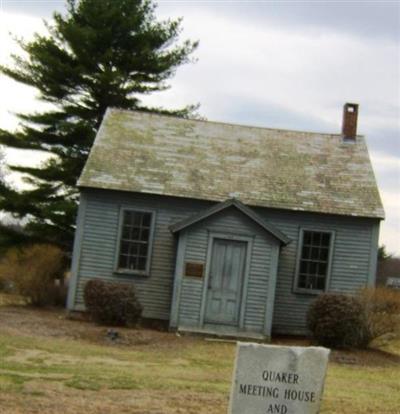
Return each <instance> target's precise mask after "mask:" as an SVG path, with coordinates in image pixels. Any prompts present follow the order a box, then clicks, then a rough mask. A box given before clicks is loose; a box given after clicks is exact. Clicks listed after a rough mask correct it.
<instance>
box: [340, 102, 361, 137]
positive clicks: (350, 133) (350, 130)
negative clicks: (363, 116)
mask: <svg viewBox="0 0 400 414" xmlns="http://www.w3.org/2000/svg"><path fill="white" fill-rule="evenodd" d="M357 118H358V104H354V103H346V104H345V105H344V107H343V124H342V135H343V138H344V139H346V140H353V141H354V140H355V139H356V135H357Z"/></svg>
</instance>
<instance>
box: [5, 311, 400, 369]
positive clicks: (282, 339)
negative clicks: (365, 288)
mask: <svg viewBox="0 0 400 414" xmlns="http://www.w3.org/2000/svg"><path fill="white" fill-rule="evenodd" d="M0 321H1V329H2V332H3V333H9V334H10V335H19V336H35V337H45V338H61V339H62V338H65V339H73V340H80V341H87V342H88V343H92V344H97V345H108V346H112V347H123V348H125V347H129V348H132V347H135V348H137V349H141V348H146V349H149V348H151V349H158V348H159V349H160V350H162V349H170V350H171V349H174V348H175V347H177V346H179V348H180V349H182V347H183V348H186V347H188V346H191V345H192V344H193V343H196V342H198V341H199V340H202V339H201V338H199V337H192V336H184V337H178V336H177V335H175V334H174V333H169V332H163V331H160V330H155V329H146V328H138V329H132V328H130V329H128V328H122V327H118V328H111V327H104V326H99V325H96V324H94V323H93V322H90V321H88V320H85V319H84V318H80V319H78V320H76V319H71V318H70V317H69V316H68V314H67V312H66V311H65V310H64V309H57V308H53V309H37V308H30V307H27V306H0ZM110 329H113V330H114V331H116V332H117V333H118V339H117V340H115V341H113V340H111V339H110V338H109V336H108V335H107V333H108V331H109V330H110ZM272 344H275V345H293V346H309V345H312V342H311V341H310V340H309V339H307V338H301V337H291V336H277V337H274V338H273V341H272ZM34 352H36V351H34ZM39 354H40V355H39ZM39 354H38V355H36V356H33V355H28V354H23V353H18V354H16V355H15V356H14V358H21V359H24V358H25V359H26V358H32V357H37V358H42V359H44V360H48V358H51V361H50V360H48V361H49V363H54V362H56V361H55V360H54V358H58V356H56V355H54V354H52V355H50V354H49V355H45V354H44V353H43V352H42V353H39ZM59 358H66V356H64V357H62V356H61V355H60V356H59ZM330 360H331V361H332V362H335V363H338V364H345V365H363V366H388V365H393V364H400V355H396V354H392V353H389V352H385V351H383V350H380V349H366V350H334V351H332V352H331V357H330ZM58 362H65V363H68V361H66V360H63V361H58ZM72 362H76V361H71V363H72ZM109 362H111V361H109ZM104 363H107V361H104ZM113 363H114V362H113Z"/></svg>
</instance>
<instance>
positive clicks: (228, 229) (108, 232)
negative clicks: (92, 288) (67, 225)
mask: <svg viewBox="0 0 400 414" xmlns="http://www.w3.org/2000/svg"><path fill="white" fill-rule="evenodd" d="M82 193H83V198H84V199H85V200H86V202H85V203H86V206H85V208H84V211H83V209H80V210H82V214H81V218H80V220H81V221H80V224H79V223H78V226H79V228H80V229H81V230H80V234H79V237H77V243H76V244H77V246H76V248H75V250H74V263H75V266H76V267H77V269H76V284H77V286H76V292H75V293H74V294H72V293H70V295H69V297H70V299H69V305H68V306H69V308H72V307H74V308H77V309H78V308H82V305H83V288H84V284H85V282H86V281H87V280H89V279H91V278H94V277H99V278H101V279H104V280H113V281H115V280H119V281H125V282H132V283H134V284H135V286H136V287H137V290H138V294H139V299H140V300H141V302H142V303H143V305H144V308H145V311H144V316H146V317H153V318H159V319H169V316H170V309H171V295H172V287H173V278H174V271H175V261H176V244H177V243H176V240H175V238H174V236H173V235H172V234H171V233H170V231H169V226H170V225H171V224H173V223H176V222H178V221H181V220H183V219H185V218H188V217H190V216H191V215H193V214H196V213H199V212H200V211H201V210H203V209H206V208H209V207H210V206H212V205H213V203H211V202H207V201H202V200H192V199H184V198H182V199H180V198H173V197H162V196H152V195H146V194H136V193H124V192H117V191H107V190H92V189H83V191H82ZM121 207H126V208H129V207H131V208H141V209H151V210H155V211H156V227H155V235H154V243H153V254H152V260H151V267H150V275H149V276H126V275H118V274H115V273H114V261H115V252H116V248H117V235H118V225H119V223H118V220H119V212H120V209H121ZM255 211H256V212H257V214H258V215H259V216H261V217H263V218H264V219H265V220H267V221H269V222H270V223H271V224H272V225H273V226H275V227H276V228H278V229H279V230H281V231H282V232H283V233H285V234H286V235H287V236H288V237H290V238H291V239H292V241H291V243H289V244H288V245H287V246H285V247H282V248H281V251H280V255H279V261H278V272H277V280H276V292H275V301H274V309H273V328H274V331H275V332H282V333H305V332H306V321H305V316H306V312H307V309H308V306H309V304H310V303H311V302H312V300H314V298H315V296H314V295H305V294H299V293H294V292H293V281H294V272H295V267H296V255H297V249H298V237H299V232H300V228H302V227H304V228H309V229H315V230H322V231H324V230H330V231H334V232H335V245H334V248H333V258H332V269H331V278H330V289H331V290H336V291H343V292H353V291H355V290H357V289H358V288H360V287H362V286H364V285H366V284H367V283H371V281H372V280H373V273H374V268H375V263H376V261H374V260H375V259H374V257H373V256H374V254H376V248H377V234H378V231H379V221H378V220H376V219H367V218H365V219H363V218H356V217H346V216H333V215H323V214H312V213H306V212H301V211H299V212H295V211H284V210H277V209H263V208H255ZM191 230H193V231H190V232H189V234H188V242H187V243H188V246H187V250H186V253H185V260H190V261H199V262H204V261H205V260H206V254H207V244H208V231H210V230H212V231H215V232H224V233H230V234H237V233H239V234H244V235H255V237H254V243H253V247H252V263H251V266H250V278H249V284H248V290H247V296H248V300H247V305H246V312H245V327H246V329H252V330H259V329H262V324H263V319H264V313H265V310H266V300H267V297H268V275H269V269H270V266H271V263H272V261H271V257H270V255H271V251H270V250H269V249H268V245H269V243H270V242H271V240H270V239H269V237H268V236H267V235H265V233H263V232H261V231H260V229H259V227H258V226H257V225H255V224H254V223H253V222H251V221H249V220H248V219H247V218H246V217H245V216H240V215H239V216H238V215H237V214H226V215H224V216H223V217H222V216H221V217H218V216H213V217H210V221H209V222H208V221H207V220H206V221H205V222H204V223H203V222H200V223H198V224H197V225H195V226H194V227H193V229H191ZM274 240H275V239H274ZM200 286H201V281H199V280H196V279H194V278H183V285H182V289H181V292H180V301H181V302H180V306H179V314H181V313H182V315H183V316H184V318H185V320H186V321H187V322H188V323H189V322H190V323H196V322H197V321H198V317H197V316H195V315H197V313H198V312H199V300H198V299H194V297H193V295H194V296H196V297H197V296H199V297H201V294H199V293H200V291H201V287H200Z"/></svg>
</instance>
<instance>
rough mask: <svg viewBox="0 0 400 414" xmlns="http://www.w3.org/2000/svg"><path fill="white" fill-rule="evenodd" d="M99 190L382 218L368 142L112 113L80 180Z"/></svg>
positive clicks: (337, 136)
mask: <svg viewBox="0 0 400 414" xmlns="http://www.w3.org/2000/svg"><path fill="white" fill-rule="evenodd" d="M78 185H79V186H81V187H94V188H103V189H113V190H122V191H134V192H143V193H152V194H161V195H169V196H176V197H189V198H197V199H207V200H212V201H224V200H226V199H227V198H232V197H235V198H238V199H240V200H241V201H242V202H243V203H245V204H248V205H252V206H262V207H273V208H283V209H290V210H304V211H313V212H320V213H332V214H344V215H353V216H362V217H376V218H383V216H384V212H383V207H382V203H381V200H380V197H379V192H378V188H377V185H376V181H375V177H374V173H373V170H372V166H371V162H370V159H369V156H368V151H367V148H366V144H365V140H364V138H363V137H361V136H358V137H357V139H356V141H355V142H343V139H342V137H341V135H339V134H319V133H311V132H298V131H286V130H278V129H267V128H256V127H249V126H240V125H231V124H224V123H217V122H207V121H196V120H185V119H180V118H174V117H169V116H160V115H154V114H147V113H140V112H133V111H123V110H117V109H109V110H108V111H107V113H106V115H105V117H104V119H103V122H102V125H101V127H100V129H99V132H98V134H97V137H96V140H95V142H94V145H93V148H92V150H91V152H90V155H89V159H88V161H87V163H86V166H85V168H84V170H83V172H82V175H81V177H80V179H79V181H78Z"/></svg>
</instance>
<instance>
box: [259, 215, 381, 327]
mask: <svg viewBox="0 0 400 414" xmlns="http://www.w3.org/2000/svg"><path fill="white" fill-rule="evenodd" d="M257 212H258V214H260V215H261V216H263V217H264V218H265V219H267V220H270V221H271V223H272V224H273V225H275V226H276V227H278V228H279V229H280V230H281V231H283V232H284V233H285V234H286V235H287V236H289V237H290V238H291V239H292V242H291V243H290V244H289V245H287V246H285V247H284V248H283V249H282V250H281V253H280V257H279V266H278V279H277V287H276V295H275V307H274V321H273V328H274V331H275V332H279V333H293V334H295V333H306V332H307V329H306V314H307V309H308V307H309V305H310V303H311V302H312V301H313V300H314V299H315V295H307V294H299V293H294V292H293V283H294V274H295V268H296V257H297V249H298V241H299V240H298V239H299V233H300V229H301V228H307V229H311V230H317V231H318V230H319V231H333V232H334V234H335V240H334V245H333V250H332V255H333V256H332V269H331V275H330V283H329V290H330V291H338V292H348V293H352V292H355V291H356V290H357V289H359V288H361V287H363V286H365V285H366V284H368V280H369V279H370V278H371V275H370V273H371V272H374V270H373V269H371V268H370V267H371V266H370V265H371V260H373V257H374V255H376V248H377V239H375V240H374V239H373V236H374V230H375V229H376V227H377V226H379V224H378V222H377V221H376V220H371V219H361V218H353V217H341V216H329V215H327V216H325V215H318V214H310V213H298V214H292V213H288V212H284V211H277V210H268V211H267V210H262V209H260V210H259V209H257Z"/></svg>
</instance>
